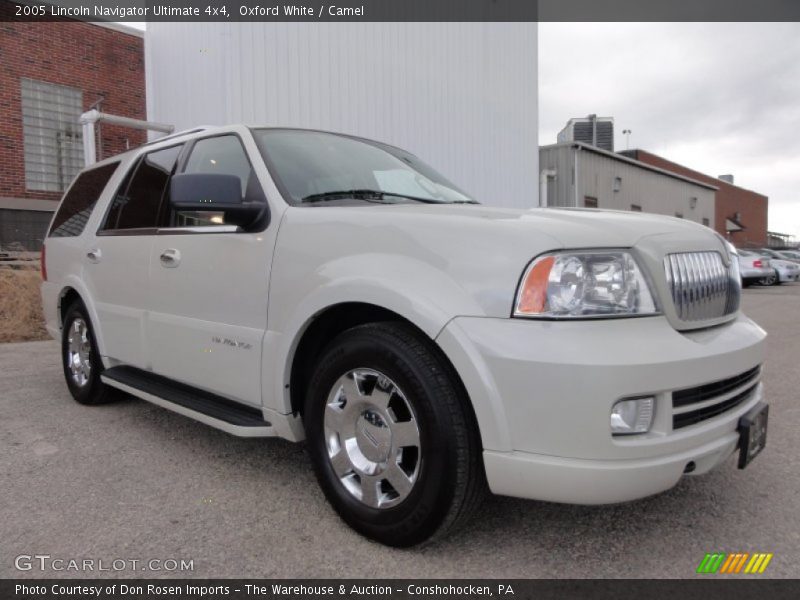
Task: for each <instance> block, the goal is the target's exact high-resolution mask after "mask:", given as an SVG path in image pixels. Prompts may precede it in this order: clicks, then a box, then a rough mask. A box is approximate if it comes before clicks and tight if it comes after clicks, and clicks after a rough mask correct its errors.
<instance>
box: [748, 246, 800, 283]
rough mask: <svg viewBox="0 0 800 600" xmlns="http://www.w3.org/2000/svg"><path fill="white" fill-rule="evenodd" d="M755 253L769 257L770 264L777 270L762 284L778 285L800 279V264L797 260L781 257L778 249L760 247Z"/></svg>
mask: <svg viewBox="0 0 800 600" xmlns="http://www.w3.org/2000/svg"><path fill="white" fill-rule="evenodd" d="M755 253H756V254H759V255H761V256H763V257H765V258H768V259H769V266H770V267H772V268H773V269H774V270H775V275H774V276H771V277H766V278H765V279H764V280H763V281H762V282H761V283H762V285H778V284H781V283H789V282H792V281H798V280H800V265H798V264H797V263H796V262H793V261H791V260H786V259H784V258H781V256H780V255H779V254H778V253H777V252H776V251H774V250H771V249H769V248H759V249H758V250H756V251H755Z"/></svg>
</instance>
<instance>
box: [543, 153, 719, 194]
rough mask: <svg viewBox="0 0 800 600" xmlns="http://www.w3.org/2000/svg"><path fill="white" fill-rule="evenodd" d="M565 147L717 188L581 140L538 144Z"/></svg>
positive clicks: (712, 188) (708, 187)
mask: <svg viewBox="0 0 800 600" xmlns="http://www.w3.org/2000/svg"><path fill="white" fill-rule="evenodd" d="M565 147H573V148H577V149H579V150H586V151H588V152H594V153H595V154H601V155H603V156H605V157H607V158H612V159H614V160H617V161H619V162H623V163H627V164H629V165H632V166H634V167H639V168H640V169H645V170H647V171H652V172H654V173H660V174H661V175H666V176H667V177H672V178H673V179H679V180H681V181H685V182H687V183H692V184H694V185H697V186H700V187H703V188H706V189H709V190H718V189H719V188H718V187H717V186H714V185H711V184H709V183H706V182H704V181H698V180H697V179H692V178H691V177H685V176H684V175H680V174H679V173H674V172H673V171H668V170H666V169H662V168H660V167H655V166H653V165H649V164H647V163H644V162H642V161H640V160H635V159H633V158H628V157H627V156H623V155H622V154H617V153H616V152H609V151H608V150H603V149H602V148H598V147H597V146H592V145H591V144H585V143H583V142H561V143H558V144H550V145H548V146H539V150H550V149H553V148H565Z"/></svg>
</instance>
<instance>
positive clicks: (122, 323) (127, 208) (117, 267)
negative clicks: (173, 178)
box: [83, 144, 183, 369]
mask: <svg viewBox="0 0 800 600" xmlns="http://www.w3.org/2000/svg"><path fill="white" fill-rule="evenodd" d="M182 147H183V146H182V144H178V145H175V146H171V147H168V148H163V149H160V150H154V151H152V152H148V153H146V154H144V155H142V157H141V158H140V159H139V160H138V161H137V162H136V164H135V166H133V168H132V169H131V170H130V171H129V172H128V174H127V175H126V176H125V178H124V180H123V182H122V184H121V185H120V186H119V189H118V190H117V191H116V193H115V195H114V197H113V198H112V199H111V203H110V205H109V207H108V211H107V212H106V215H105V218H104V220H103V224H102V226H101V228H100V232H98V234H97V235H96V236H94V237H93V238H92V239H90V240H89V242H88V244H87V246H86V248H84V252H85V254H84V257H83V260H84V267H83V278H84V281H85V282H86V284H87V285H88V286H89V293H90V294H91V297H92V298H93V299H94V301H95V308H96V310H97V315H98V318H99V319H100V327H101V331H102V333H103V342H104V344H103V348H104V351H105V353H106V355H107V356H108V357H110V358H112V359H115V360H117V361H120V362H122V363H125V364H129V365H133V366H135V367H139V368H142V369H146V368H149V366H150V363H149V360H148V357H147V352H146V350H147V344H146V340H145V328H144V319H145V318H146V315H147V307H148V302H149V294H150V282H149V279H150V268H149V266H150V265H149V262H150V248H151V246H152V243H153V238H154V235H155V232H156V224H157V222H158V212H159V206H160V205H161V202H162V200H163V199H164V192H165V191H166V189H167V184H168V182H169V177H170V175H171V174H172V171H173V170H174V168H175V164H176V162H177V160H178V156H179V154H180V152H181V149H182Z"/></svg>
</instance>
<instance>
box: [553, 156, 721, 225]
mask: <svg viewBox="0 0 800 600" xmlns="http://www.w3.org/2000/svg"><path fill="white" fill-rule="evenodd" d="M539 168H540V169H541V171H540V178H539V182H540V195H541V197H542V199H543V200H544V199H545V198H546V202H542V205H545V206H568V207H587V208H607V209H614V210H632V211H641V212H649V213H656V214H662V215H669V216H673V217H681V218H684V219H689V220H691V221H696V222H697V223H702V224H703V225H707V226H708V227H711V228H713V227H714V193H715V191H716V189H717V188H716V187H714V186H713V185H709V184H707V183H703V182H700V181H696V180H694V179H690V178H688V177H684V176H682V175H678V174H677V173H672V172H670V171H665V170H664V169H659V168H657V167H653V166H651V165H648V164H645V163H643V162H639V161H637V160H633V159H630V158H627V157H625V156H622V155H620V154H616V153H614V152H608V151H606V150H601V149H600V148H597V147H594V146H591V145H589V144H583V143H580V142H568V143H561V144H553V145H551V146H542V147H541V148H540V149H539Z"/></svg>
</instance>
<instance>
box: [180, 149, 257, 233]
mask: <svg viewBox="0 0 800 600" xmlns="http://www.w3.org/2000/svg"><path fill="white" fill-rule="evenodd" d="M183 172H184V173H217V174H220V175H235V176H236V177H238V178H239V182H240V184H241V186H242V199H243V200H245V201H250V202H258V201H261V202H263V201H264V198H263V194H262V192H261V185H260V184H259V183H258V179H257V178H256V175H255V172H254V171H253V168H252V167H251V166H250V161H249V160H248V158H247V154H246V153H245V150H244V148H243V147H242V143H241V142H240V141H239V138H237V137H236V136H235V135H222V136H218V137H213V138H207V139H204V140H199V141H198V142H197V143H196V144H195V145H194V146H193V147H192V153H191V154H190V155H189V160H188V161H187V162H186V168H185V169H184V170H183ZM174 223H175V225H176V226H178V227H202V226H205V225H221V224H224V223H225V214H224V213H222V212H210V211H203V212H193V211H180V212H177V213H176V214H175V220H174Z"/></svg>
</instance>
